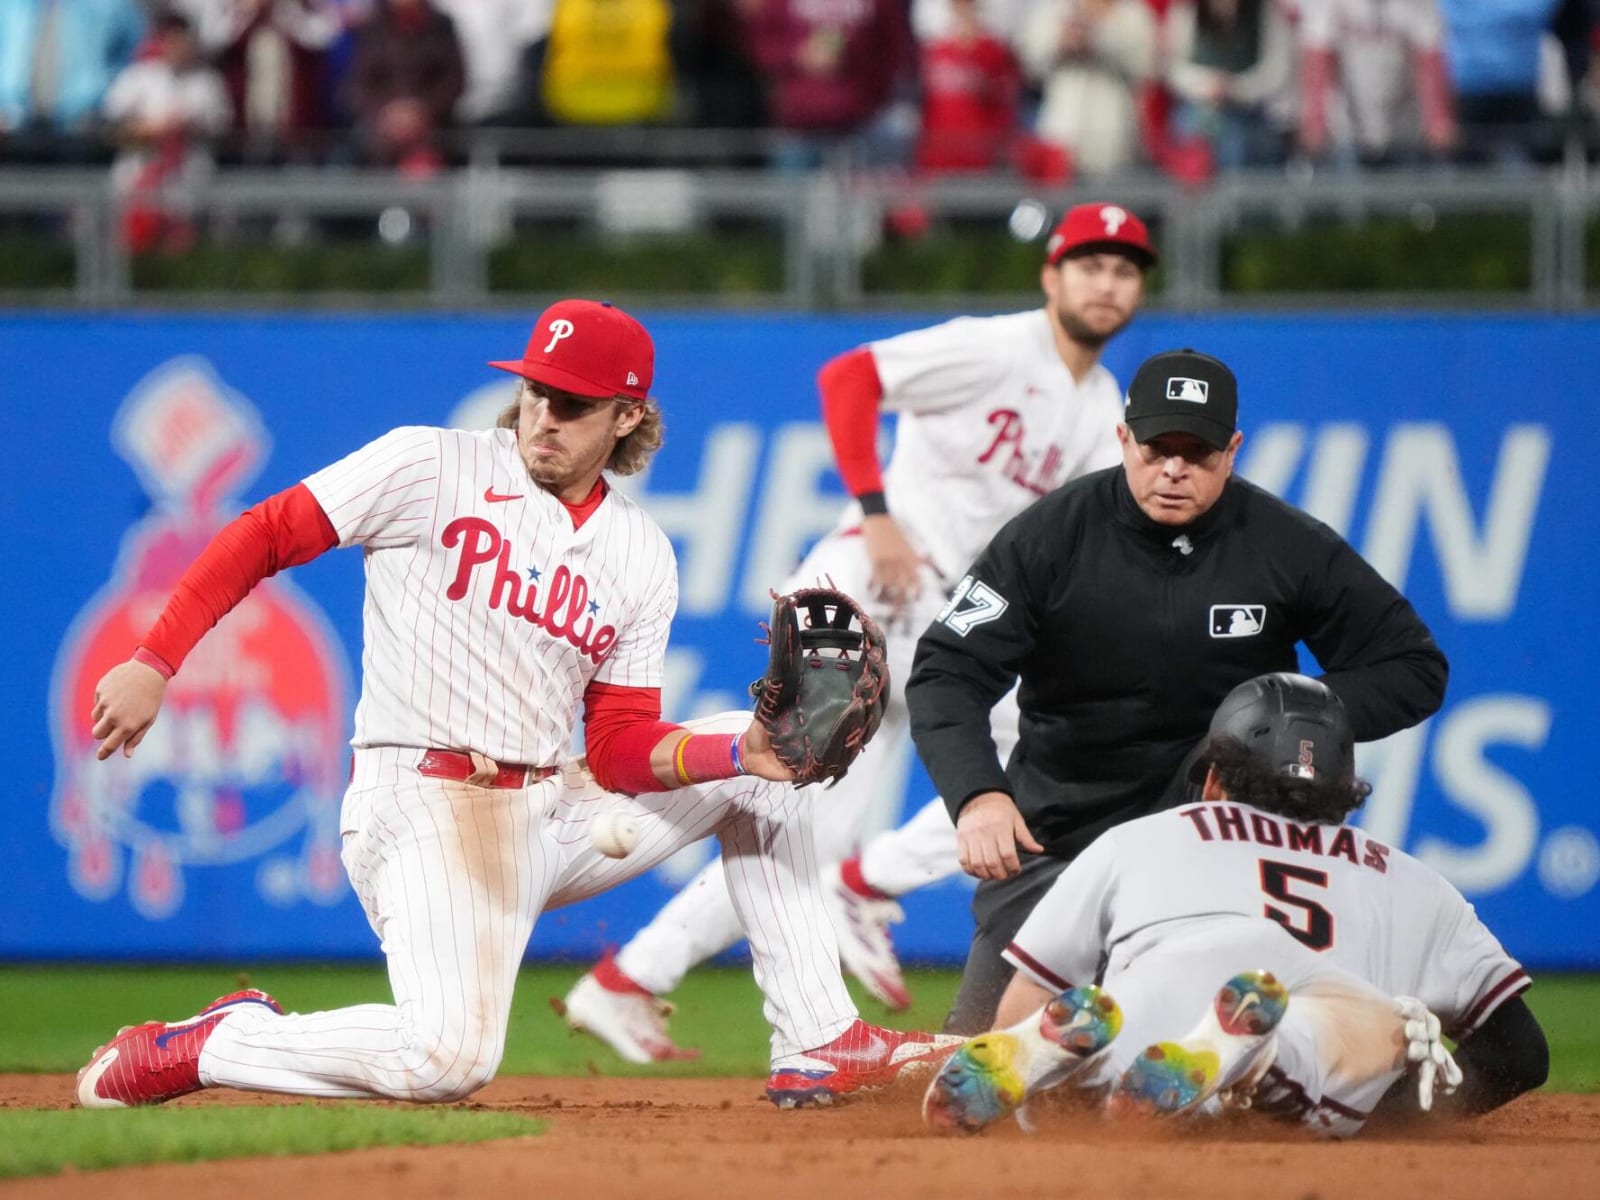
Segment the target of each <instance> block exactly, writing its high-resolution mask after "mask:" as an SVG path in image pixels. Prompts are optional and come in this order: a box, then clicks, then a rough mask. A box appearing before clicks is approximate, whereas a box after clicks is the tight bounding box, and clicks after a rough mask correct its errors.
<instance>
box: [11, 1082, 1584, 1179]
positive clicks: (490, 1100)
mask: <svg viewBox="0 0 1600 1200" xmlns="http://www.w3.org/2000/svg"><path fill="white" fill-rule="evenodd" d="M279 1102H281V1101H279V1100H277V1099H275V1098H273V1097H256V1096H241V1095H238V1094H237V1093H226V1092H213V1093H207V1094H205V1095H202V1096H194V1097H190V1098H188V1099H186V1100H183V1101H180V1102H179V1103H181V1104H215V1103H247V1104H263V1103H264V1104H271V1103H279ZM70 1103H71V1080H70V1079H69V1078H68V1077H66V1076H50V1075H44V1076H40V1075H32V1076H29V1075H5V1076H0V1107H6V1108H10V1107H63V1108H64V1107H67V1106H68V1105H69V1104H70ZM478 1103H479V1104H481V1106H483V1107H486V1108H496V1109H508V1110H512V1111H516V1112H525V1113H530V1114H536V1115H538V1116H540V1117H542V1118H544V1119H545V1120H546V1121H547V1122H548V1125H549V1131H548V1132H547V1133H546V1134H545V1135H544V1136H542V1137H535V1138H525V1139H518V1140H516V1141H507V1142H490V1143H486V1144H481V1145H476V1146H463V1147H451V1146H440V1147H430V1148H420V1149H411V1150H370V1151H359V1152H354V1153H347V1154H333V1155H322V1156H319V1157H314V1158H278V1159H242V1160H234V1161H229V1162H222V1163H205V1164H200V1165H195V1166H156V1167H139V1168H129V1169H123V1170H117V1171H106V1172H97V1173H94V1174H76V1173H69V1174H67V1175H60V1176H55V1177H52V1178H46V1179H33V1180H21V1181H18V1182H14V1183H10V1184H4V1185H0V1193H4V1194H5V1195H6V1196H8V1197H10V1196H13V1195H14V1196H40V1197H47V1198H49V1200H72V1198H76V1197H79V1196H92V1197H94V1198H95V1200H105V1198H106V1197H108V1196H117V1195H134V1194H140V1195H161V1196H168V1195H199V1196H228V1197H230V1200H231V1198H232V1197H262V1198H263V1200H284V1198H285V1197H295V1198H296V1200H299V1198H305V1200H311V1198H314V1197H321V1196H340V1195H357V1194H369V1195H370V1194H376V1195H380V1196H382V1198H383V1200H405V1198H408V1197H413V1196H461V1197H484V1196H522V1195H532V1196H539V1197H551V1198H560V1200H569V1198H570V1200H606V1198H609V1197H618V1196H621V1197H631V1196H648V1197H650V1198H651V1200H678V1198H682V1200H708V1198H711V1197H759V1198H760V1200H787V1198H789V1197H794V1198H795V1200H853V1198H854V1197H859V1196H868V1195H870V1198H871V1200H902V1198H903V1200H930V1198H937V1197H951V1198H953V1200H976V1198H980V1197H986V1196H1002V1197H1003V1196H1008V1195H1015V1196H1028V1195H1039V1194H1066V1193H1069V1192H1070V1193H1071V1194H1073V1195H1079V1196H1088V1197H1092V1198H1094V1200H1136V1198H1141V1197H1151V1198H1154V1200H1174V1198H1176V1197H1217V1198H1219V1200H1221V1198H1224V1197H1226V1198H1227V1200H1236V1198H1237V1197H1239V1196H1240V1195H1245V1196H1251V1195H1257V1196H1264V1197H1271V1198H1273V1200H1278V1198H1288V1200H1312V1198H1316V1200H1333V1198H1334V1197H1359V1198H1360V1200H1375V1198H1377V1197H1390V1196H1394V1197H1413V1196H1419V1195H1420V1196H1427V1195H1436V1196H1448V1197H1449V1200H1479V1198H1481V1200H1507V1198H1509V1197H1530V1198H1532V1197H1557V1198H1561V1200H1568V1198H1572V1200H1575V1198H1576V1197H1579V1196H1583V1195H1593V1194H1594V1188H1595V1186H1596V1184H1597V1182H1600V1096H1596V1095H1591V1096H1565V1095H1534V1096H1529V1097H1525V1098H1524V1099H1522V1100H1521V1101H1518V1102H1517V1103H1515V1104H1513V1105H1511V1106H1509V1107H1508V1108H1507V1109H1505V1110H1504V1111H1502V1112H1499V1113H1496V1114H1494V1115H1493V1116H1491V1117H1489V1118H1487V1119H1485V1120H1483V1121H1479V1122H1475V1123H1470V1124H1461V1125H1455V1126H1440V1127H1429V1128H1428V1129H1427V1130H1426V1131H1425V1132H1421V1133H1418V1132H1411V1133H1407V1134H1400V1133H1387V1134H1383V1135H1368V1136H1364V1137H1363V1138H1361V1139H1359V1140H1356V1141H1353V1142H1347V1143H1338V1144H1328V1143H1321V1142H1315V1141H1308V1140H1305V1139H1303V1138H1301V1137H1300V1136H1298V1135H1296V1134H1293V1133H1289V1132H1286V1131H1280V1130H1278V1129H1275V1128H1273V1127H1270V1126H1260V1125H1248V1126H1241V1127H1238V1128H1234V1129H1231V1130H1230V1131H1229V1132H1228V1135H1227V1136H1226V1137H1223V1136H1220V1135H1218V1134H1216V1133H1208V1134H1204V1135H1196V1134H1194V1133H1189V1134H1174V1133H1172V1132H1170V1131H1168V1132H1164V1133H1159V1134H1152V1133H1150V1132H1149V1131H1143V1132H1141V1131H1135V1130H1131V1129H1125V1128H1114V1127H1110V1126H1107V1125H1105V1124H1104V1123H1103V1122H1100V1121H1097V1120H1093V1119H1090V1118H1085V1117H1082V1116H1078V1117H1075V1118H1073V1117H1065V1116H1062V1117H1057V1118H1055V1119H1054V1120H1053V1121H1051V1122H1050V1123H1049V1124H1048V1125H1047V1127H1046V1128H1045V1129H1044V1130H1042V1131H1041V1132H1040V1133H1039V1134H1037V1135H1035V1136H1033V1137H1026V1136H1023V1135H1022V1134H1021V1133H1020V1132H1019V1131H1018V1130H1017V1129H1016V1128H1015V1126H1010V1125H1008V1126H1006V1127H1004V1128H997V1129H995V1130H992V1131H990V1132H989V1133H987V1134H985V1135H983V1136H982V1137H977V1138H948V1137H939V1136H935V1135H933V1134H931V1133H928V1132H927V1131H926V1130H924V1129H923V1128H922V1125H921V1121H920V1119H919V1117H918V1113H917V1097H916V1095H915V1094H914V1093H901V1094H892V1095H888V1096H882V1097H876V1098H871V1099H862V1100H858V1101H856V1102H854V1103H852V1104H849V1105H841V1106H839V1107H837V1108H834V1109H829V1110H818V1111H803V1112H778V1111H776V1110H774V1109H773V1108H771V1107H770V1106H769V1105H768V1104H767V1103H766V1102H765V1100H763V1099H762V1097H761V1084H760V1082H759V1081H757V1080H750V1079H676V1080H654V1079H535V1078H510V1079H502V1080H498V1081H496V1082H495V1083H494V1084H491V1085H490V1086H489V1087H488V1088H487V1089H486V1090H485V1091H484V1092H482V1093H480V1095H479V1098H478ZM1585 1181H1587V1182H1585Z"/></svg>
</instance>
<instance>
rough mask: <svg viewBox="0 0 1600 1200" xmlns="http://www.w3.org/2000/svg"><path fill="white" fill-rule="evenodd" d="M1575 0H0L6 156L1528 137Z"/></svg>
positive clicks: (1059, 158) (1588, 113) (1035, 149)
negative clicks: (503, 143)
mask: <svg viewBox="0 0 1600 1200" xmlns="http://www.w3.org/2000/svg"><path fill="white" fill-rule="evenodd" d="M1597 17H1600V0H166V2H165V3H161V4H159V5H158V4H155V3H151V2H147V0H0V163H8V164H15V163H75V162H79V163H81V162H97V161H106V160H109V159H112V158H113V157H114V166H113V171H114V175H115V178H116V180H117V182H118V184H119V186H121V187H122V188H124V189H125V190H127V191H129V192H137V191H138V190H139V189H141V188H151V187H154V186H157V185H163V186H166V185H171V184H172V183H174V181H183V180H193V179H197V178H199V177H200V176H201V175H203V174H204V173H205V172H207V171H210V170H212V169H213V168H214V165H215V164H216V163H217V162H218V161H222V162H225V163H226V162H255V163H282V162H311V163H329V162H335V163H337V162H343V163H356V164H368V165H382V166H388V167H392V168H394V169H396V170H398V171H400V172H402V173H404V174H406V175H408V176H412V177H426V176H428V175H430V174H432V173H434V172H436V171H438V170H440V169H441V168H442V167H444V166H446V165H448V164H449V163H451V162H452V161H459V160H461V159H462V158H463V157H464V156H465V155H466V154H467V153H468V147H470V145H471V141H472V137H473V134H474V131H478V132H480V133H481V132H482V131H486V130H499V131H516V130H520V129H534V130H537V129H549V128H562V127H565V128H577V129H587V130H594V131H596V137H597V138H598V137H600V136H601V135H600V133H599V131H601V130H606V129H625V130H626V129H639V128H645V129H649V128H656V127H674V128H686V129H707V130H744V131H752V130H760V131H766V135H765V137H764V138H763V139H762V141H761V144H762V146H763V147H764V151H763V155H764V157H766V158H767V160H768V161H770V162H772V163H773V164H774V165H776V166H778V167H780V168H784V167H805V166H808V165H811V164H814V163H816V162H818V161H820V160H821V159H822V158H823V157H824V156H825V155H827V154H828V153H829V151H830V149H831V148H832V147H835V146H838V145H840V144H843V143H846V142H848V144H849V145H851V146H852V147H854V148H856V149H858V150H859V151H860V152H861V153H863V154H865V155H866V156H867V158H868V159H869V161H872V162H875V163H879V164H885V165H894V166H899V167H903V168H906V169H907V170H909V171H911V172H913V173H915V174H918V175H931V174H938V173H948V172H972V171H1007V172H1015V173H1018V174H1020V175H1023V176H1026V177H1029V178H1031V179H1035V180H1039V181H1043V182H1067V181H1069V180H1072V179H1074V178H1084V177H1088V178H1093V177H1095V176H1100V175H1105V174H1109V173H1114V172H1120V171H1125V170H1128V169H1137V168H1143V169H1153V170H1157V171H1162V172H1166V173H1168V174H1171V175H1174V176H1176V177H1178V178H1180V179H1184V180H1203V179H1204V178H1206V177H1208V176H1209V175H1210V174H1211V173H1212V172H1214V171H1216V170H1218V169H1231V168H1237V167H1249V166H1262V165H1272V164H1281V163H1284V162H1286V161H1289V160H1291V159H1294V158H1298V157H1303V158H1305V159H1308V160H1311V161H1314V162H1328V163H1335V164H1337V163H1350V164H1361V165H1365V166H1381V165H1385V164H1391V163H1402V164H1404V163H1416V162H1424V161H1439V160H1448V161H1470V162H1497V163H1514V162H1537V161H1548V160H1550V159H1553V158H1555V157H1556V156H1558V155H1559V154H1560V153H1561V147H1562V146H1563V145H1564V144H1567V143H1568V142H1569V140H1570V139H1571V138H1572V136H1573V134H1574V132H1576V133H1577V134H1578V135H1579V137H1580V138H1587V137H1588V131H1589V130H1590V129H1592V127H1593V125H1594V117H1595V113H1596V111H1597V108H1600V70H1596V69H1595V68H1594V67H1593V59H1594V52H1595V49H1596V47H1597V45H1600V21H1597ZM712 140H713V141H714V139H712ZM507 144H511V145H514V144H515V140H514V139H512V141H511V142H509V143H507ZM528 144H537V139H532V140H529V143H528ZM729 144H730V145H731V144H734V143H733V141H731V140H730V142H729ZM738 144H740V145H745V146H747V145H748V144H749V140H748V139H746V140H745V141H743V142H741V143H738ZM1579 144H1587V143H1586V142H1580V143H1579Z"/></svg>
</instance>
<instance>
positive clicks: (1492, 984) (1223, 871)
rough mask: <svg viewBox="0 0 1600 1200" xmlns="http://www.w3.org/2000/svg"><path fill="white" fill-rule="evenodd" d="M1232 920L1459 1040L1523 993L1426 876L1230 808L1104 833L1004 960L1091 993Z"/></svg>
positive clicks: (1485, 936) (1446, 889)
mask: <svg viewBox="0 0 1600 1200" xmlns="http://www.w3.org/2000/svg"><path fill="white" fill-rule="evenodd" d="M1239 917H1259V918H1265V919H1267V920H1271V921H1275V922H1277V923H1278V924H1279V925H1281V926H1282V927H1283V928H1284V930H1285V931H1287V932H1288V933H1289V934H1290V936H1292V937H1293V938H1294V939H1295V940H1296V941H1298V942H1299V943H1300V944H1301V945H1303V946H1306V947H1308V948H1309V949H1311V950H1313V951H1315V952H1316V953H1317V954H1318V955H1319V956H1320V957H1321V960H1322V961H1325V962H1327V963H1328V965H1330V966H1333V967H1338V968H1340V969H1342V970H1345V971H1349V972H1350V973H1351V974H1353V975H1357V976H1359V977H1360V978H1362V979H1364V980H1366V981H1367V982H1368V983H1370V984H1372V985H1373V986H1375V987H1378V988H1381V989H1382V990H1384V991H1386V992H1388V993H1389V994H1390V995H1395V996H1415V997H1417V998H1418V999H1419V1000H1421V1001H1422V1002H1423V1003H1424V1004H1426V1005H1427V1006H1428V1007H1429V1008H1430V1009H1432V1010H1433V1011H1434V1012H1435V1013H1436V1014H1437V1015H1438V1017H1439V1019H1440V1021H1442V1022H1443V1023H1444V1026H1445V1029H1446V1030H1447V1031H1450V1032H1451V1033H1452V1034H1453V1035H1454V1036H1460V1035H1461V1034H1464V1033H1467V1032H1470V1031H1471V1030H1472V1029H1475V1028H1476V1027H1477V1026H1478V1025H1480V1024H1481V1023H1482V1022H1483V1020H1484V1019H1485V1018H1486V1017H1487V1016H1488V1015H1489V1014H1490V1013H1491V1012H1493V1011H1494V1010H1495V1009H1496V1008H1497V1007H1499V1005H1500V1003H1501V1002H1503V1001H1504V1000H1506V999H1507V998H1509V997H1511V996H1514V995H1516V994H1517V993H1518V992H1520V991H1522V990H1523V989H1524V988H1526V987H1528V986H1529V982H1530V981H1529V979H1528V976H1527V974H1526V973H1525V972H1524V971H1523V969H1522V967H1521V966H1520V965H1519V964H1518V963H1517V961H1516V960H1515V959H1513V958H1512V957H1511V956H1510V955H1508V954H1507V953H1506V952H1505V950H1504V948H1503V947H1502V946H1501V945H1500V942H1499V941H1498V940H1497V939H1496V938H1495V936H1494V934H1492V933H1490V932H1489V929H1488V927H1487V926H1485V925H1484V923H1483V922H1482V921H1480V920H1479V919H1478V914H1477V913H1476V912H1475V911H1474V910H1473V907H1472V905H1471V904H1469V903H1467V901H1466V899H1465V898H1464V897H1463V896H1462V895H1461V893H1460V892H1458V891H1456V889H1455V888H1454V887H1452V886H1451V885H1450V883H1449V881H1448V880H1446V879H1445V878H1444V876H1442V875H1440V874H1439V873H1438V872H1437V871H1435V870H1433V869H1432V868H1431V867H1428V866H1426V865H1424V864H1423V863H1421V862H1419V861H1418V860H1416V859H1415V858H1412V857H1411V856H1410V855H1409V854H1406V853H1404V852H1403V851H1399V850H1392V849H1390V848H1389V847H1388V846H1385V845H1383V844H1382V843H1381V842H1378V841H1375V840H1374V839H1372V838H1370V837H1368V836H1367V835H1366V834H1365V833H1363V832H1362V831H1361V830H1359V829H1357V828H1355V827H1353V826H1348V825H1308V824H1300V823H1298V822H1294V821H1288V820H1285V819H1284V818H1282V817H1278V816H1274V815H1272V814H1270V813H1266V812H1262V811H1260V810H1259V809H1255V808H1251V807H1250V806H1248V805H1244V804H1234V803H1228V802H1225V803H1216V804H1197V805H1190V806H1188V807H1185V808H1181V809H1172V810H1169V811H1167V812H1160V813H1156V814H1154V815H1152V816H1148V817H1141V818H1139V819H1138V820H1134V821H1129V822H1128V823H1127V824H1126V825H1119V826H1116V827H1115V828H1113V829H1109V830H1107V831H1106V832H1105V833H1103V834H1101V835H1100V836H1099V837H1098V838H1096V839H1095V840H1094V842H1093V843H1092V844H1091V845H1090V846H1089V848H1088V849H1087V850H1085V851H1084V852H1083V853H1082V854H1081V855H1080V856H1079V857H1078V859H1077V860H1076V861H1075V862H1074V863H1073V864H1072V865H1071V866H1070V867H1068V868H1067V869H1066V870H1065V871H1064V872H1062V874H1061V876H1060V878H1058V879H1057V880H1056V882H1055V884H1054V886H1053V887H1052V888H1051V889H1050V891H1049V892H1048V893H1046V895H1045V897H1044V899H1043V900H1041V901H1040V902H1039V904H1038V906H1037V907H1036V908H1035V909H1034V910H1033V912H1032V914H1031V915H1030V916H1029V917H1028V920H1027V922H1026V923H1025V924H1024V925H1023V926H1022V928H1021V929H1020V930H1019V931H1018V932H1017V936H1016V938H1015V940H1014V941H1013V942H1012V945H1011V948H1010V949H1008V950H1007V951H1006V957H1007V958H1008V959H1009V960H1010V961H1011V962H1012V963H1013V964H1014V965H1016V966H1018V967H1021V968H1023V969H1024V970H1026V971H1028V973H1029V974H1030V975H1033V976H1034V977H1036V978H1038V979H1040V981H1041V982H1047V981H1048V982H1051V983H1054V982H1055V981H1058V980H1059V981H1068V982H1072V983H1088V982H1091V981H1093V980H1094V979H1095V978H1096V975H1097V972H1098V971H1099V970H1100V969H1101V965H1102V962H1103V961H1105V960H1109V963H1110V966H1109V967H1108V968H1107V969H1108V970H1111V971H1114V970H1116V969H1118V968H1119V964H1120V965H1125V964H1127V963H1129V962H1132V961H1134V960H1135V959H1137V958H1139V957H1141V956H1144V955H1154V954H1159V953H1160V946H1161V942H1162V941H1163V940H1164V939H1165V938H1167V937H1172V936H1186V935H1188V934H1189V933H1191V932H1193V931H1194V929H1195V926H1196V924H1197V923H1199V922H1204V921H1210V920H1218V919H1220V920H1227V921H1235V920H1237V919H1238V918H1239ZM1259 965H1261V966H1265V967H1268V968H1271V966H1272V964H1271V963H1261V964H1259ZM1039 968H1043V971H1040V969H1039ZM1052 976H1053V977H1054V978H1053V979H1052Z"/></svg>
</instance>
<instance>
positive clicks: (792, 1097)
mask: <svg viewBox="0 0 1600 1200" xmlns="http://www.w3.org/2000/svg"><path fill="white" fill-rule="evenodd" d="M961 1041H962V1039H961V1038H959V1037H956V1036H955V1035H954V1034H945V1033H902V1032H900V1031H899V1030H895V1029H881V1028H879V1027H878V1026H876V1025H868V1024H867V1023H866V1022H865V1021H863V1020H860V1019H859V1018H858V1019H857V1020H856V1022H855V1024H853V1025H851V1026H850V1028H848V1029H846V1030H845V1031H844V1032H843V1033H841V1034H840V1035H839V1036H838V1037H836V1038H834V1039H833V1041H831V1042H829V1043H828V1044H827V1045H826V1046H822V1047H819V1048H818V1049H816V1050H808V1051H806V1052H805V1053H804V1054H787V1055H784V1056H783V1057H782V1058H779V1059H777V1060H776V1061H775V1062H773V1064H772V1072H771V1073H770V1074H769V1075H768V1076H767V1099H768V1100H771V1101H772V1102H773V1103H774V1104H776V1105H777V1106H778V1107H779V1108H804V1107H807V1106H810V1105H822V1104H832V1103H833V1102H834V1100H836V1099H838V1098H839V1097H840V1096H847V1095H850V1094H851V1093H853V1092H865V1091H872V1090H874V1089H877V1088H881V1087H887V1086H888V1085H889V1084H891V1083H895V1082H898V1081H900V1080H903V1079H909V1078H912V1077H914V1076H915V1075H917V1074H919V1073H920V1072H923V1071H931V1070H933V1069H934V1068H935V1067H937V1066H938V1064H939V1063H941V1062H943V1061H944V1058H945V1056H946V1055H948V1054H949V1053H950V1052H951V1051H952V1050H954V1049H955V1048H956V1047H957V1046H959V1045H961Z"/></svg>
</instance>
